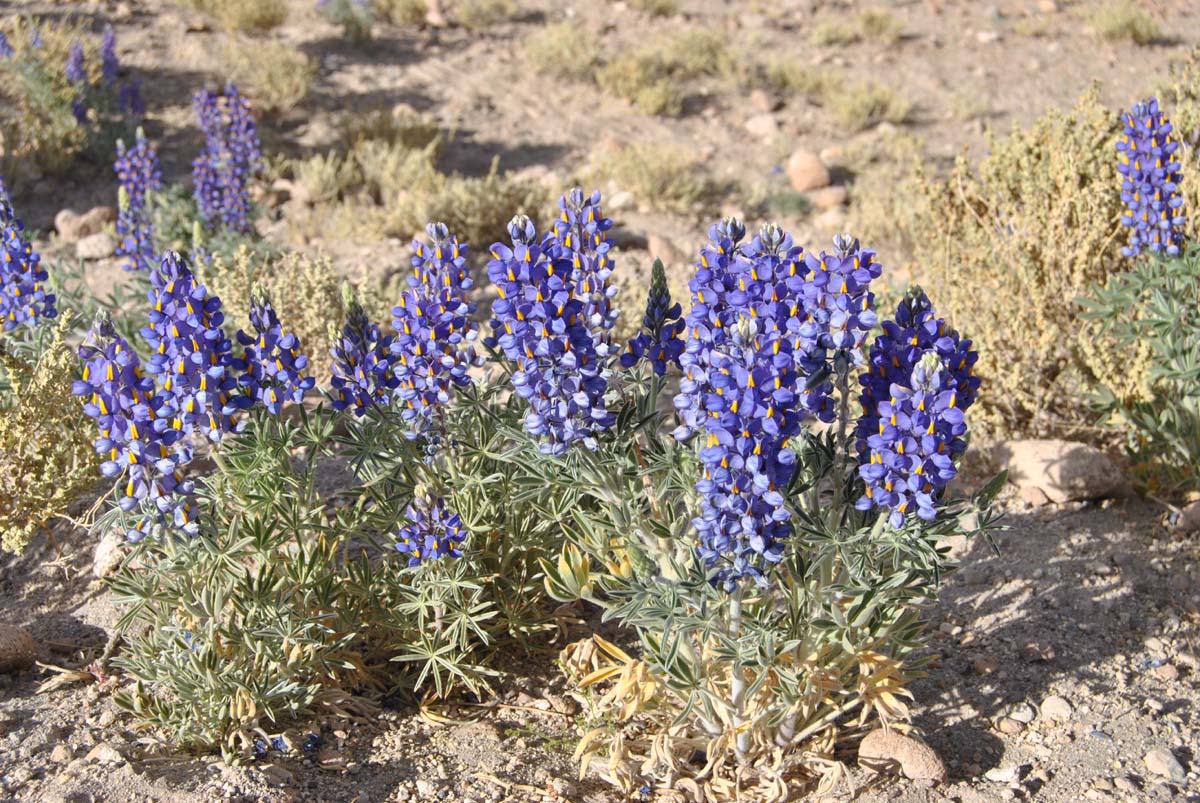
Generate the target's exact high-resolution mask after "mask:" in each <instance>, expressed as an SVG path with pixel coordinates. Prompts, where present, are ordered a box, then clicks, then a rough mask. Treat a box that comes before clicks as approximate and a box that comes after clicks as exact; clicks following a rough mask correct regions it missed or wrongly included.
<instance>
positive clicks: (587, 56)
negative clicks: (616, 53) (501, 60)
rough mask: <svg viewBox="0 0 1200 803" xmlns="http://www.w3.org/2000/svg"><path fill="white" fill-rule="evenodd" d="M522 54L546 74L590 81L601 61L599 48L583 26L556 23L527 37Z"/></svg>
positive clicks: (593, 37) (535, 67)
mask: <svg viewBox="0 0 1200 803" xmlns="http://www.w3.org/2000/svg"><path fill="white" fill-rule="evenodd" d="M525 56H526V58H528V59H529V61H530V62H531V63H532V64H533V66H534V69H536V70H537V71H538V72H540V73H543V74H545V75H550V76H556V77H563V78H570V79H572V80H575V81H590V80H591V78H592V76H593V74H594V73H595V71H596V65H597V64H599V63H600V48H599V45H598V44H597V40H596V37H595V36H594V35H592V34H591V33H590V32H588V31H587V30H586V29H585V28H583V27H581V26H579V25H572V24H571V23H569V22H559V23H555V24H553V25H547V26H546V27H545V28H542V29H541V30H539V31H538V32H537V33H535V34H533V35H532V36H531V37H529V39H528V40H527V41H526V43H525Z"/></svg>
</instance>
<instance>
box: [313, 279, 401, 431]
mask: <svg viewBox="0 0 1200 803" xmlns="http://www.w3.org/2000/svg"><path fill="white" fill-rule="evenodd" d="M342 305H343V308H344V310H345V312H346V324H345V326H344V327H342V332H341V335H340V336H339V337H336V339H335V342H334V346H333V349H332V351H331V354H332V356H333V379H332V381H331V382H330V384H331V385H332V386H333V393H334V398H333V409H335V410H345V409H350V410H351V411H353V413H354V415H356V416H361V415H363V414H365V413H366V412H367V410H368V409H369V408H371V407H374V406H377V405H378V406H387V405H388V404H390V403H391V400H392V391H394V390H395V389H396V387H397V386H398V385H399V384H400V380H399V379H397V378H396V376H395V373H394V371H393V368H392V365H393V362H394V356H393V354H392V337H391V336H390V335H383V334H380V332H379V326H378V325H377V324H374V323H371V322H370V321H369V320H368V319H367V313H366V312H365V311H364V310H363V308H362V305H361V304H359V303H358V301H357V300H356V299H355V298H354V294H353V293H352V292H351V290H350V286H349V285H348V284H344V285H342Z"/></svg>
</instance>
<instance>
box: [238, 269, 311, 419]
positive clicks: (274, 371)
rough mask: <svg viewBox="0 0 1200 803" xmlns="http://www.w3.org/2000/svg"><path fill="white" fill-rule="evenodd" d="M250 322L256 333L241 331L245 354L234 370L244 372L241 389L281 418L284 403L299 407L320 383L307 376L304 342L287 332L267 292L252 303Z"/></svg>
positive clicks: (259, 293)
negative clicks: (302, 345) (305, 396)
mask: <svg viewBox="0 0 1200 803" xmlns="http://www.w3.org/2000/svg"><path fill="white" fill-rule="evenodd" d="M250 323H251V325H252V326H253V327H254V334H247V333H246V332H244V331H240V330H239V331H238V333H237V340H238V343H239V344H241V346H242V347H243V349H244V351H243V354H242V356H241V357H240V358H237V359H235V360H233V362H232V363H231V368H233V369H234V370H235V371H240V372H241V376H240V377H239V378H238V386H239V388H240V389H241V391H242V392H243V393H245V394H246V395H247V396H248V397H250V398H251V399H252V400H254V401H255V402H259V403H261V404H262V405H263V406H264V407H265V408H266V409H267V412H269V413H270V414H271V415H279V411H280V410H282V409H283V405H284V402H286V401H292V402H294V403H296V404H299V403H300V402H301V401H303V400H304V394H305V393H306V392H308V391H309V390H312V388H313V386H314V385H315V384H316V380H315V379H314V378H313V377H311V376H306V375H305V369H307V368H308V357H306V356H305V355H303V354H301V353H300V339H299V338H297V337H296V336H295V335H294V334H292V333H291V332H284V331H283V326H282V325H281V324H280V322H279V316H277V315H276V314H275V308H274V307H272V306H271V301H270V299H269V298H267V296H266V294H265V293H263V292H258V293H256V294H255V297H254V298H253V299H252V300H251V302H250Z"/></svg>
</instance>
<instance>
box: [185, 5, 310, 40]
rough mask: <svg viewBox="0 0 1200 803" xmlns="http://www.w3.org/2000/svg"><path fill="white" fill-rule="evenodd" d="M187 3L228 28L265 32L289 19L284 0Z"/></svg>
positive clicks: (246, 31)
mask: <svg viewBox="0 0 1200 803" xmlns="http://www.w3.org/2000/svg"><path fill="white" fill-rule="evenodd" d="M187 4H188V5H189V6H191V7H192V8H194V9H195V10H196V11H199V12H201V13H204V14H208V15H209V16H211V17H213V18H215V19H216V20H217V22H219V23H220V24H221V26H222V27H224V28H225V29H227V30H230V31H238V32H240V33H264V32H266V31H269V30H271V29H273V28H278V27H279V26H280V25H282V24H283V23H284V21H285V20H287V13H288V11H287V3H286V2H284V0H188V2H187Z"/></svg>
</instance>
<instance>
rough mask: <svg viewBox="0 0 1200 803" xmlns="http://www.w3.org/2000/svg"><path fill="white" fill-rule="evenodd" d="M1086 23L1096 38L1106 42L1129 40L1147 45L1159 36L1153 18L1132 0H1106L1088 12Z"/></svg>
mask: <svg viewBox="0 0 1200 803" xmlns="http://www.w3.org/2000/svg"><path fill="white" fill-rule="evenodd" d="M1087 23H1088V25H1089V26H1090V27H1091V29H1092V33H1093V35H1095V36H1096V38H1098V39H1102V40H1104V41H1108V42H1119V41H1129V42H1133V43H1134V44H1137V45H1149V44H1153V43H1154V42H1155V41H1157V40H1158V39H1159V38H1161V33H1160V31H1159V28H1158V24H1157V23H1156V22H1155V21H1154V18H1153V17H1151V16H1150V15H1149V14H1148V13H1146V12H1145V11H1144V10H1142V9H1141V8H1140V7H1138V5H1137V4H1136V3H1134V2H1133V0H1111V2H1106V3H1104V4H1103V5H1100V6H1098V7H1096V8H1095V9H1094V10H1093V11H1091V13H1089V14H1088V16H1087Z"/></svg>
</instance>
